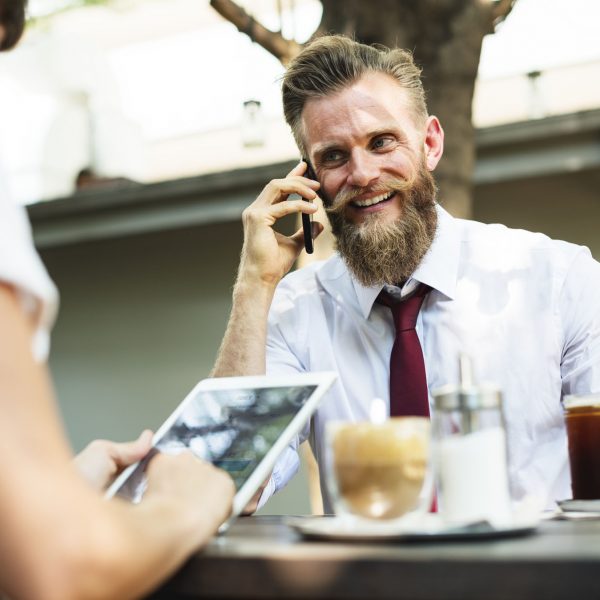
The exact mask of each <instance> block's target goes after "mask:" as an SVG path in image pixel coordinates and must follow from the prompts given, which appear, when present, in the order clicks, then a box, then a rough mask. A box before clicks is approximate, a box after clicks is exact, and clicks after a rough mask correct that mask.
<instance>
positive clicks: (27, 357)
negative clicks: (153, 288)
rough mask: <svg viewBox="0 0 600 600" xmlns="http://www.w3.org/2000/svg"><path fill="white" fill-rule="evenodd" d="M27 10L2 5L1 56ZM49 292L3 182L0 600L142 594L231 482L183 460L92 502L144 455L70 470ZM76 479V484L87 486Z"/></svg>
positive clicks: (92, 457)
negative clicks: (127, 496)
mask: <svg viewBox="0 0 600 600" xmlns="http://www.w3.org/2000/svg"><path fill="white" fill-rule="evenodd" d="M24 20H25V0H0V50H2V51H4V50H9V49H10V48H12V47H13V46H14V45H15V44H16V43H17V41H18V40H19V38H20V36H21V33H22V30H23V27H24ZM55 309H56V291H55V289H54V286H53V284H52V282H51V281H50V279H49V278H48V275H47V274H46V272H45V270H44V268H43V266H42V263H41V261H40V259H39V257H38V256H37V254H36V253H35V250H34V248H33V244H32V240H31V233H30V230H29V225H28V223H27V220H26V218H25V214H24V211H23V210H22V208H20V207H17V206H16V205H14V204H12V203H11V202H10V199H9V198H8V194H7V191H6V189H5V185H4V179H3V178H2V177H1V174H0V415H1V418H0V445H1V449H0V461H1V464H0V531H1V532H2V533H1V535H0V556H1V557H2V560H0V596H2V595H3V594H6V595H7V596H8V597H10V598H15V599H17V598H19V599H21V598H23V599H27V600H29V599H32V600H35V599H38V598H43V599H45V600H54V599H55V600H69V599H77V600H85V599H94V600H98V599H103V598H104V599H106V600H115V599H117V598H118V599H119V600H123V599H127V598H136V597H139V596H142V595H144V594H146V593H148V592H149V591H150V590H152V589H153V588H155V587H156V586H157V585H158V584H159V583H160V582H161V581H162V580H163V579H165V578H166V577H167V576H168V575H169V574H171V573H172V572H173V571H174V570H175V569H176V568H177V567H179V566H180V565H181V564H182V563H183V562H184V561H185V560H186V559H187V558H188V557H189V555H190V554H191V553H192V552H194V551H196V550H198V549H199V548H200V547H202V546H203V545H204V544H205V543H206V542H207V541H208V540H209V539H210V537H211V535H212V534H214V533H215V531H216V530H217V528H218V526H219V525H220V524H221V523H222V522H223V521H224V520H225V519H226V518H227V517H228V515H229V513H230V510H231V502H232V498H233V492H234V485H233V482H232V480H231V478H230V477H229V476H228V475H226V474H225V473H224V472H223V471H220V470H218V469H216V468H214V467H213V466H212V465H209V464H206V463H203V462H201V461H199V460H198V459H196V458H195V457H193V456H192V455H191V454H190V453H187V454H184V455H179V456H167V455H160V454H159V455H157V456H156V457H154V458H153V459H152V461H151V462H150V466H149V469H148V489H147V492H146V495H145V498H144V501H143V502H142V503H140V504H139V505H135V506H134V505H131V504H128V503H126V502H124V501H121V500H118V499H115V500H111V501H106V500H104V499H103V498H102V496H101V494H100V493H99V491H100V490H102V489H103V488H105V487H106V486H107V485H108V484H109V482H110V480H111V478H113V477H114V476H115V475H116V474H117V473H118V471H119V470H121V469H122V468H124V467H125V466H127V465H129V464H132V463H134V462H136V461H137V460H139V459H140V458H141V457H143V456H144V455H145V454H146V453H147V452H148V450H149V449H150V445H151V435H150V433H149V432H144V433H143V434H142V435H141V436H140V438H139V439H138V440H137V441H135V442H131V443H128V444H115V443H113V442H109V441H102V440H99V441H95V442H92V443H91V444H90V445H89V446H88V447H87V448H86V449H85V450H84V451H83V452H82V453H80V455H79V456H78V457H77V458H76V459H75V461H73V460H72V454H71V450H70V448H69V446H68V443H67V440H66V437H65V434H64V431H63V428H62V424H61V422H60V418H59V416H58V412H57V409H56V406H55V403H54V399H53V395H52V391H51V385H50V382H49V377H48V373H47V369H46V367H45V365H44V364H43V362H42V361H43V358H44V357H45V355H46V352H47V341H48V329H49V326H50V324H51V323H52V321H53V318H54V313H55ZM82 475H83V477H82Z"/></svg>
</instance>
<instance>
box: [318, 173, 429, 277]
mask: <svg viewBox="0 0 600 600" xmlns="http://www.w3.org/2000/svg"><path fill="white" fill-rule="evenodd" d="M367 190H368V191H369V192H373V193H375V194H378V193H379V194H381V193H386V192H389V191H392V190H393V191H396V193H397V195H398V196H399V197H400V200H401V207H402V215H401V216H400V217H399V218H398V219H397V220H396V221H394V222H393V223H387V222H384V221H383V220H382V219H381V218H380V215H379V214H378V213H377V212H374V213H371V214H367V215H365V217H366V218H364V220H363V221H362V222H361V223H360V224H355V223H352V222H350V221H348V220H347V219H346V218H345V217H344V211H345V209H346V207H347V203H348V202H349V201H350V200H351V198H354V197H356V196H358V195H359V194H361V193H364V192H365V191H367ZM436 194H437V188H436V185H435V182H434V180H433V177H432V175H431V173H430V172H429V171H428V170H427V168H426V167H425V165H424V164H423V163H421V164H420V165H419V168H418V169H417V172H416V174H415V177H414V178H413V179H411V180H404V179H382V180H381V182H380V183H378V184H377V186H374V187H369V188H363V189H356V190H352V191H350V192H340V194H338V196H337V197H336V199H335V201H334V202H333V203H332V206H331V207H328V208H327V213H328V216H329V221H330V223H331V228H332V231H333V234H334V235H335V237H336V239H337V247H338V252H339V253H340V256H341V257H342V259H343V260H344V262H345V263H346V265H347V267H348V269H349V270H350V271H351V273H352V274H353V275H354V276H355V277H356V279H358V281H359V282H360V283H362V284H363V285H364V286H366V287H371V286H378V285H384V284H399V283H401V282H404V281H406V280H407V279H408V278H409V277H410V276H411V275H412V274H413V273H414V271H415V270H416V268H417V267H418V266H419V263H420V262H421V260H422V259H423V257H424V256H425V254H426V252H427V250H429V248H430V247H431V244H432V242H433V238H434V237H435V232H436V229H437V212H436V208H435V198H436ZM392 201H396V199H394V200H392Z"/></svg>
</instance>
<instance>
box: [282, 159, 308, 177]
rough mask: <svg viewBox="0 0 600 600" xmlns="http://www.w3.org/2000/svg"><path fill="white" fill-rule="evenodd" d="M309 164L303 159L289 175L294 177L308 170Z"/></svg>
mask: <svg viewBox="0 0 600 600" xmlns="http://www.w3.org/2000/svg"><path fill="white" fill-rule="evenodd" d="M306 169H307V164H306V163H305V162H304V161H303V160H301V161H300V162H299V163H298V164H297V165H296V166H295V167H294V168H293V169H292V170H291V171H290V172H289V173H288V174H287V177H292V176H293V175H302V174H304V173H305V172H306Z"/></svg>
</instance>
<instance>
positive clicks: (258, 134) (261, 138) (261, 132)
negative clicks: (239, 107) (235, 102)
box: [242, 99, 266, 148]
mask: <svg viewBox="0 0 600 600" xmlns="http://www.w3.org/2000/svg"><path fill="white" fill-rule="evenodd" d="M265 138H266V129H265V118H264V115H263V111H262V106H261V103H260V100H254V99H251V100H246V101H245V102H244V115H243V118H242V143H243V144H244V146H245V147H247V148H250V147H257V146H264V144H265Z"/></svg>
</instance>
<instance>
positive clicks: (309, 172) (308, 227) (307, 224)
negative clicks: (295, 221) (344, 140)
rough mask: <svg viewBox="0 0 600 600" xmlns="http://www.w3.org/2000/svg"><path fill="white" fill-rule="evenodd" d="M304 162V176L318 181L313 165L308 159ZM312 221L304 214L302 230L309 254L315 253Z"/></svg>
mask: <svg viewBox="0 0 600 600" xmlns="http://www.w3.org/2000/svg"><path fill="white" fill-rule="evenodd" d="M302 160H303V161H304V162H305V163H306V173H305V174H304V176H305V177H308V179H312V180H314V181H317V176H316V175H315V171H314V169H313V168H312V165H311V164H310V162H309V161H308V159H306V158H303V159H302ZM306 202H308V200H306ZM312 220H313V218H312V215H307V214H305V213H302V230H303V232H304V249H305V250H306V253H307V254H312V253H313V251H314V246H313V236H312Z"/></svg>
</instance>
